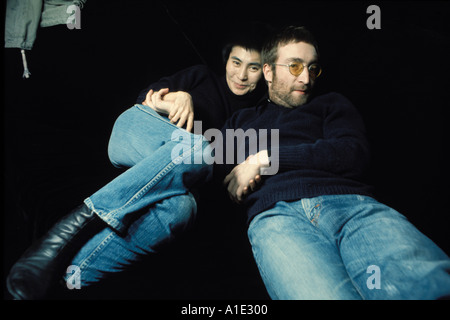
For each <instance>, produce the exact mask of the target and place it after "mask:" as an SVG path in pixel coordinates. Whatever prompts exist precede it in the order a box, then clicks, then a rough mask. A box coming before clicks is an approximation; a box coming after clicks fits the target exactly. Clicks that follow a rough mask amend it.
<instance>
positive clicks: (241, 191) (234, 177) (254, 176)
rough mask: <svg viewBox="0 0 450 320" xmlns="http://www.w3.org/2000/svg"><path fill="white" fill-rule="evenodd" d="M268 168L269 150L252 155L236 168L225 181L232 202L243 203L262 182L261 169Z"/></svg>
mask: <svg viewBox="0 0 450 320" xmlns="http://www.w3.org/2000/svg"><path fill="white" fill-rule="evenodd" d="M268 166H269V159H268V156H267V150H263V151H260V152H258V153H257V154H255V155H251V156H249V157H248V158H247V159H246V160H245V161H244V162H242V163H241V164H238V165H237V166H235V167H234V168H233V170H231V172H230V173H229V174H228V175H227V176H226V177H225V179H224V181H223V184H224V185H225V186H227V190H228V194H229V196H230V198H231V200H232V201H234V202H236V203H241V202H242V201H243V200H244V198H245V196H246V195H247V194H249V193H250V192H253V191H255V190H256V188H257V187H258V185H259V184H260V182H261V175H260V169H261V168H262V167H268Z"/></svg>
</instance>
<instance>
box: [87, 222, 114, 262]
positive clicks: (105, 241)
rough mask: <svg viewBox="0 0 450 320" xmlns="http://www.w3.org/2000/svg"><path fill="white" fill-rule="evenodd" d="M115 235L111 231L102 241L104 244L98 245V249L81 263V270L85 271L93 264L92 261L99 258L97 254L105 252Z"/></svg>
mask: <svg viewBox="0 0 450 320" xmlns="http://www.w3.org/2000/svg"><path fill="white" fill-rule="evenodd" d="M114 235H115V233H114V231H111V232H110V233H109V234H108V235H107V236H106V237H105V238H104V239H103V240H102V242H100V244H98V245H97V247H95V249H94V250H93V251H92V252H91V253H90V254H89V255H88V256H87V257H86V258H85V259H84V260H83V261H81V263H80V265H79V268H80V270H83V269H85V268H86V267H87V266H88V265H89V264H90V263H91V261H92V259H94V258H95V257H96V256H97V253H99V252H100V251H101V250H103V249H104V247H106V245H107V244H109V243H110V240H112V238H113V236H114Z"/></svg>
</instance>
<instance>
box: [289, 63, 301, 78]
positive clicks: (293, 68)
mask: <svg viewBox="0 0 450 320" xmlns="http://www.w3.org/2000/svg"><path fill="white" fill-rule="evenodd" d="M289 71H290V72H291V74H292V75H294V76H298V75H300V73H302V71H303V65H302V64H301V63H291V64H290V65H289Z"/></svg>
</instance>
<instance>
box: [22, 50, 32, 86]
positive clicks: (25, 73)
mask: <svg viewBox="0 0 450 320" xmlns="http://www.w3.org/2000/svg"><path fill="white" fill-rule="evenodd" d="M20 52H21V53H22V63H23V76H22V77H23V78H27V79H28V78H29V77H30V76H31V72H30V70H28V65H27V57H26V56H25V50H24V49H21V50H20Z"/></svg>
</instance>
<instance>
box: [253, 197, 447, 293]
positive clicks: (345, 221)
mask: <svg viewBox="0 0 450 320" xmlns="http://www.w3.org/2000/svg"><path fill="white" fill-rule="evenodd" d="M248 236H249V240H250V243H251V245H252V250H253V255H254V258H255V261H256V263H257V265H258V268H259V271H260V274H261V276H262V279H263V281H264V283H265V285H266V288H267V291H268V293H269V295H270V297H271V298H272V299H283V300H288V299H377V300H381V299H437V298H440V297H443V296H449V295H450V275H449V272H450V260H449V258H448V257H447V255H446V254H445V253H444V252H443V251H442V250H441V249H440V248H438V247H437V246H436V245H435V244H434V243H433V242H432V241H431V240H430V239H429V238H427V237H426V236H425V235H423V234H422V233H421V232H420V231H418V230H417V229H416V228H415V227H414V226H413V225H412V224H411V223H410V222H408V221H407V219H406V218H405V217H404V216H403V215H401V214H400V213H398V212H397V211H395V210H393V209H392V208H390V207H388V206H386V205H384V204H381V203H379V202H378V201H376V200H374V199H373V198H370V197H367V196H360V195H329V196H320V197H316V198H310V199H302V200H299V201H295V202H284V201H281V202H278V203H277V204H276V205H275V206H274V207H273V208H271V209H269V210H267V211H265V212H263V213H260V214H259V215H257V216H256V217H255V218H254V219H253V220H252V221H251V223H250V225H249V229H248Z"/></svg>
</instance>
